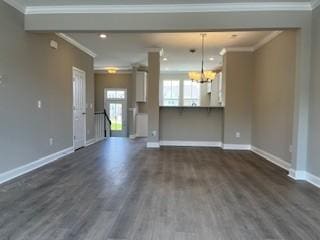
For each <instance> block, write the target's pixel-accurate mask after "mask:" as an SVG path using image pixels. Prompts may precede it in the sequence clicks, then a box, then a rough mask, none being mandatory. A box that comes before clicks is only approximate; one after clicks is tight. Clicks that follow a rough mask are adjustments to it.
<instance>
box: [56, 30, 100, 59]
mask: <svg viewBox="0 0 320 240" xmlns="http://www.w3.org/2000/svg"><path fill="white" fill-rule="evenodd" d="M56 35H57V36H59V37H60V38H62V39H63V40H65V41H67V42H68V43H70V44H71V45H73V46H75V47H76V48H78V49H80V50H81V51H83V52H85V53H86V54H88V55H89V56H91V57H93V58H95V57H96V56H97V54H96V53H94V52H93V51H91V50H90V49H89V48H87V47H85V46H83V45H82V44H81V43H79V42H77V41H76V40H74V39H73V38H71V37H69V36H68V35H67V34H64V33H56Z"/></svg>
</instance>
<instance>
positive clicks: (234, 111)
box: [223, 52, 253, 144]
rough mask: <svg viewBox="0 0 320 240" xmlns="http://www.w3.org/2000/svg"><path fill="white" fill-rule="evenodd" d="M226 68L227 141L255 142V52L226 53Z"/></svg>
mask: <svg viewBox="0 0 320 240" xmlns="http://www.w3.org/2000/svg"><path fill="white" fill-rule="evenodd" d="M223 68H224V69H223V74H224V80H225V84H226V93H225V99H226V100H225V111H224V143H225V144H251V118H252V75H253V53H251V52H228V53H226V54H225V55H224V57H223ZM237 132H239V133H240V138H237V137H236V133H237Z"/></svg>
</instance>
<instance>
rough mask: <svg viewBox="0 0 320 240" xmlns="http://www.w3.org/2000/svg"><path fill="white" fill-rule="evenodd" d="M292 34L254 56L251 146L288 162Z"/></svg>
mask: <svg viewBox="0 0 320 240" xmlns="http://www.w3.org/2000/svg"><path fill="white" fill-rule="evenodd" d="M295 50H296V32H295V31H285V32H283V33H282V34H280V35H279V36H278V37H276V38H275V39H273V40H272V41H271V42H269V43H268V44H266V45H264V46H263V47H261V48H260V49H258V50H257V51H255V53H254V70H255V74H254V80H253V101H252V102H253V112H252V116H253V121H252V145H253V146H255V147H257V148H260V149H262V150H264V151H266V152H269V153H271V154H273V155H275V156H277V157H280V158H281V159H283V160H285V161H287V162H291V153H290V151H289V148H290V145H291V144H292V127H293V126H292V124H293V89H294V78H295V61H296V51H295Z"/></svg>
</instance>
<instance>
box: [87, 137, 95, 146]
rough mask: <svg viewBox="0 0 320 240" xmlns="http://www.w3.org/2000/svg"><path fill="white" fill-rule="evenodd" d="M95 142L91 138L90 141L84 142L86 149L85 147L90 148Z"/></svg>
mask: <svg viewBox="0 0 320 240" xmlns="http://www.w3.org/2000/svg"><path fill="white" fill-rule="evenodd" d="M96 142H97V141H96V139H95V138H92V139H89V140H86V147H87V146H90V145H92V144H95V143H96Z"/></svg>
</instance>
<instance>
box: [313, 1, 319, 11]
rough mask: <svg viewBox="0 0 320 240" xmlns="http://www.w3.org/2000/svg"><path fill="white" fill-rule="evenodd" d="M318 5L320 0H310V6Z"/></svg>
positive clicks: (314, 7) (315, 6)
mask: <svg viewBox="0 0 320 240" xmlns="http://www.w3.org/2000/svg"><path fill="white" fill-rule="evenodd" d="M319 6H320V0H311V8H312V10H313V9H316V8H317V7H319Z"/></svg>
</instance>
